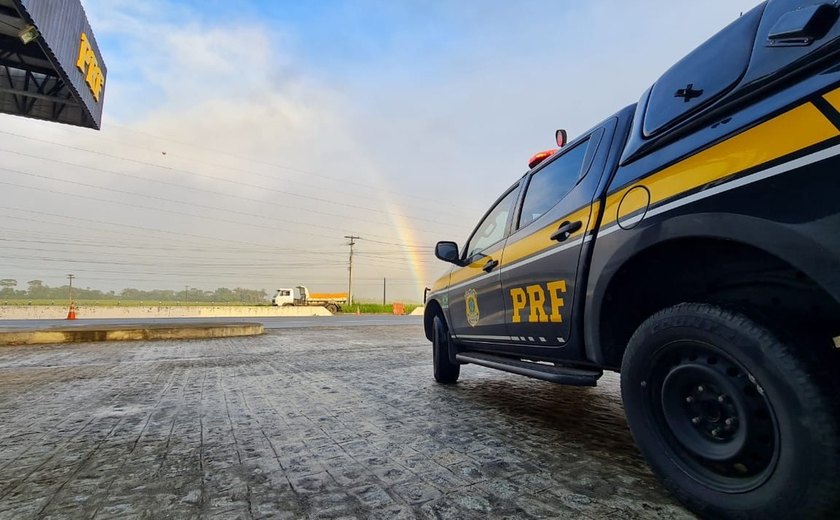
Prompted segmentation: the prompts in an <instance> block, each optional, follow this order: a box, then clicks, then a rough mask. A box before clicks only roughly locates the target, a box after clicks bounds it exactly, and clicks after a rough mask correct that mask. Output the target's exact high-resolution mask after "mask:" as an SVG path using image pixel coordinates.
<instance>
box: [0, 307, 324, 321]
mask: <svg viewBox="0 0 840 520" xmlns="http://www.w3.org/2000/svg"><path fill="white" fill-rule="evenodd" d="M68 308H69V306H67V305H0V320H60V319H64V318H66V317H67V311H68ZM272 316H297V317H300V316H332V313H330V311H328V310H327V309H325V308H323V307H269V306H256V305H254V306H246V305H242V306H238V305H215V306H213V305H184V306H169V305H162V306H157V305H155V306H140V307H138V306H131V307H128V306H126V307H119V306H108V307H105V306H95V307H94V306H87V305H82V306H77V307H76V318H78V319H88V318H91V319H95V318H256V317H272Z"/></svg>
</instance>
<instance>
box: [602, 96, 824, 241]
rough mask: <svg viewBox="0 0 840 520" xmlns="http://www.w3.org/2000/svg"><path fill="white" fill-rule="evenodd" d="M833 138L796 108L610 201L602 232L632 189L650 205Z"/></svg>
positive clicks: (819, 119)
mask: <svg viewBox="0 0 840 520" xmlns="http://www.w3.org/2000/svg"><path fill="white" fill-rule="evenodd" d="M835 92H837V91H835ZM832 94H833V93H832ZM838 99H840V98H838ZM838 134H840V132H838V130H837V128H836V127H835V126H834V125H833V124H832V123H831V122H830V121H829V120H828V119H826V118H825V117H824V116H823V115H822V113H821V112H820V111H819V110H818V109H817V108H816V107H815V106H814V105H813V104H811V103H806V104H804V105H800V106H798V107H796V108H794V109H792V110H790V111H788V112H785V113H784V114H781V115H779V116H777V117H774V118H773V119H771V120H769V121H767V122H765V123H762V124H760V125H758V126H756V127H753V128H751V129H749V130H747V131H745V132H743V133H741V134H738V135H736V136H734V137H732V138H730V139H728V140H726V141H723V142H722V143H719V144H717V145H714V146H712V147H711V148H707V149H706V150H703V151H702V152H699V153H697V154H695V155H692V156H691V157H689V158H687V159H685V160H683V161H681V162H679V163H676V164H674V165H672V166H669V167H668V168H665V169H664V170H662V171H660V172H658V173H655V174H654V175H651V176H650V177H647V178H645V179H642V180H641V181H639V182H638V183H634V184H632V185H629V186H627V187H625V188H623V189H621V190H619V191H617V192H615V193H613V194H611V195H609V196H608V197H607V204H606V208H605V210H604V219H603V223H602V224H601V227H602V228H603V227H606V226H608V225H609V224H612V223H613V222H615V221H616V218H617V217H618V206H619V203H620V202H621V199H622V198H623V197H624V195H625V194H626V193H627V192H628V191H629V190H631V189H632V188H634V187H635V186H644V187H646V188H647V189H648V191H650V204H651V205H654V204H656V203H658V202H661V201H663V200H667V199H671V198H674V197H676V196H678V195H680V194H681V193H685V192H688V191H691V190H693V189H695V188H699V187H701V186H705V185H708V184H712V183H714V182H715V181H719V180H720V179H723V178H725V177H727V176H729V175H732V174H734V173H738V172H740V171H744V170H747V169H750V168H754V167H756V166H759V165H761V164H764V163H767V162H769V161H773V160H775V159H778V158H780V157H784V156H786V155H789V154H791V153H794V152H796V151H798V150H801V149H803V148H806V147H808V146H811V145H814V144H817V143H820V142H822V141H825V140H826V139H830V138H832V137H836V136H837V135H838ZM628 203H632V201H625V204H624V205H623V206H622V212H623V213H626V214H629V213H632V212H633V211H636V210H639V209H642V207H643V205H642V204H643V202H639V203H638V204H637V206H638V207H631V206H627V204H628Z"/></svg>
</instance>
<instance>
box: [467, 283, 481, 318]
mask: <svg viewBox="0 0 840 520" xmlns="http://www.w3.org/2000/svg"><path fill="white" fill-rule="evenodd" d="M464 304H465V305H466V307H467V323H469V324H470V327H475V326H476V325H478V319H479V317H480V315H479V312H478V295H477V294H476V293H475V289H467V292H465V293H464Z"/></svg>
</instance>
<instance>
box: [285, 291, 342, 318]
mask: <svg viewBox="0 0 840 520" xmlns="http://www.w3.org/2000/svg"><path fill="white" fill-rule="evenodd" d="M271 304H272V305H274V306H277V307H283V306H292V305H293V306H297V307H305V306H309V307H325V308H326V309H327V310H328V311H330V312H332V313H333V314H335V313H336V312H338V311H340V310H341V307H342V306H343V305H347V293H313V294H310V292H309V289H307V288H306V287H304V286H303V285H298V286H297V287H295V288H294V289H277V292H276V293H275V294H274V297H273V298H272V299H271Z"/></svg>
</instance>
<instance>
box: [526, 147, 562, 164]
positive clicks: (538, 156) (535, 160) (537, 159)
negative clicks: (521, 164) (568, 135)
mask: <svg viewBox="0 0 840 520" xmlns="http://www.w3.org/2000/svg"><path fill="white" fill-rule="evenodd" d="M557 150H558V149H557V148H555V149H553V150H546V151H544V152H537V153H535V154H534V155H533V156H531V159H530V160H529V161H528V168H533V167H534V166H536V165H538V164H540V163H541V162H543V161H544V160H546V159H548V158H549V157H551V155H552V154H553V153H554V152H556V151H557Z"/></svg>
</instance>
